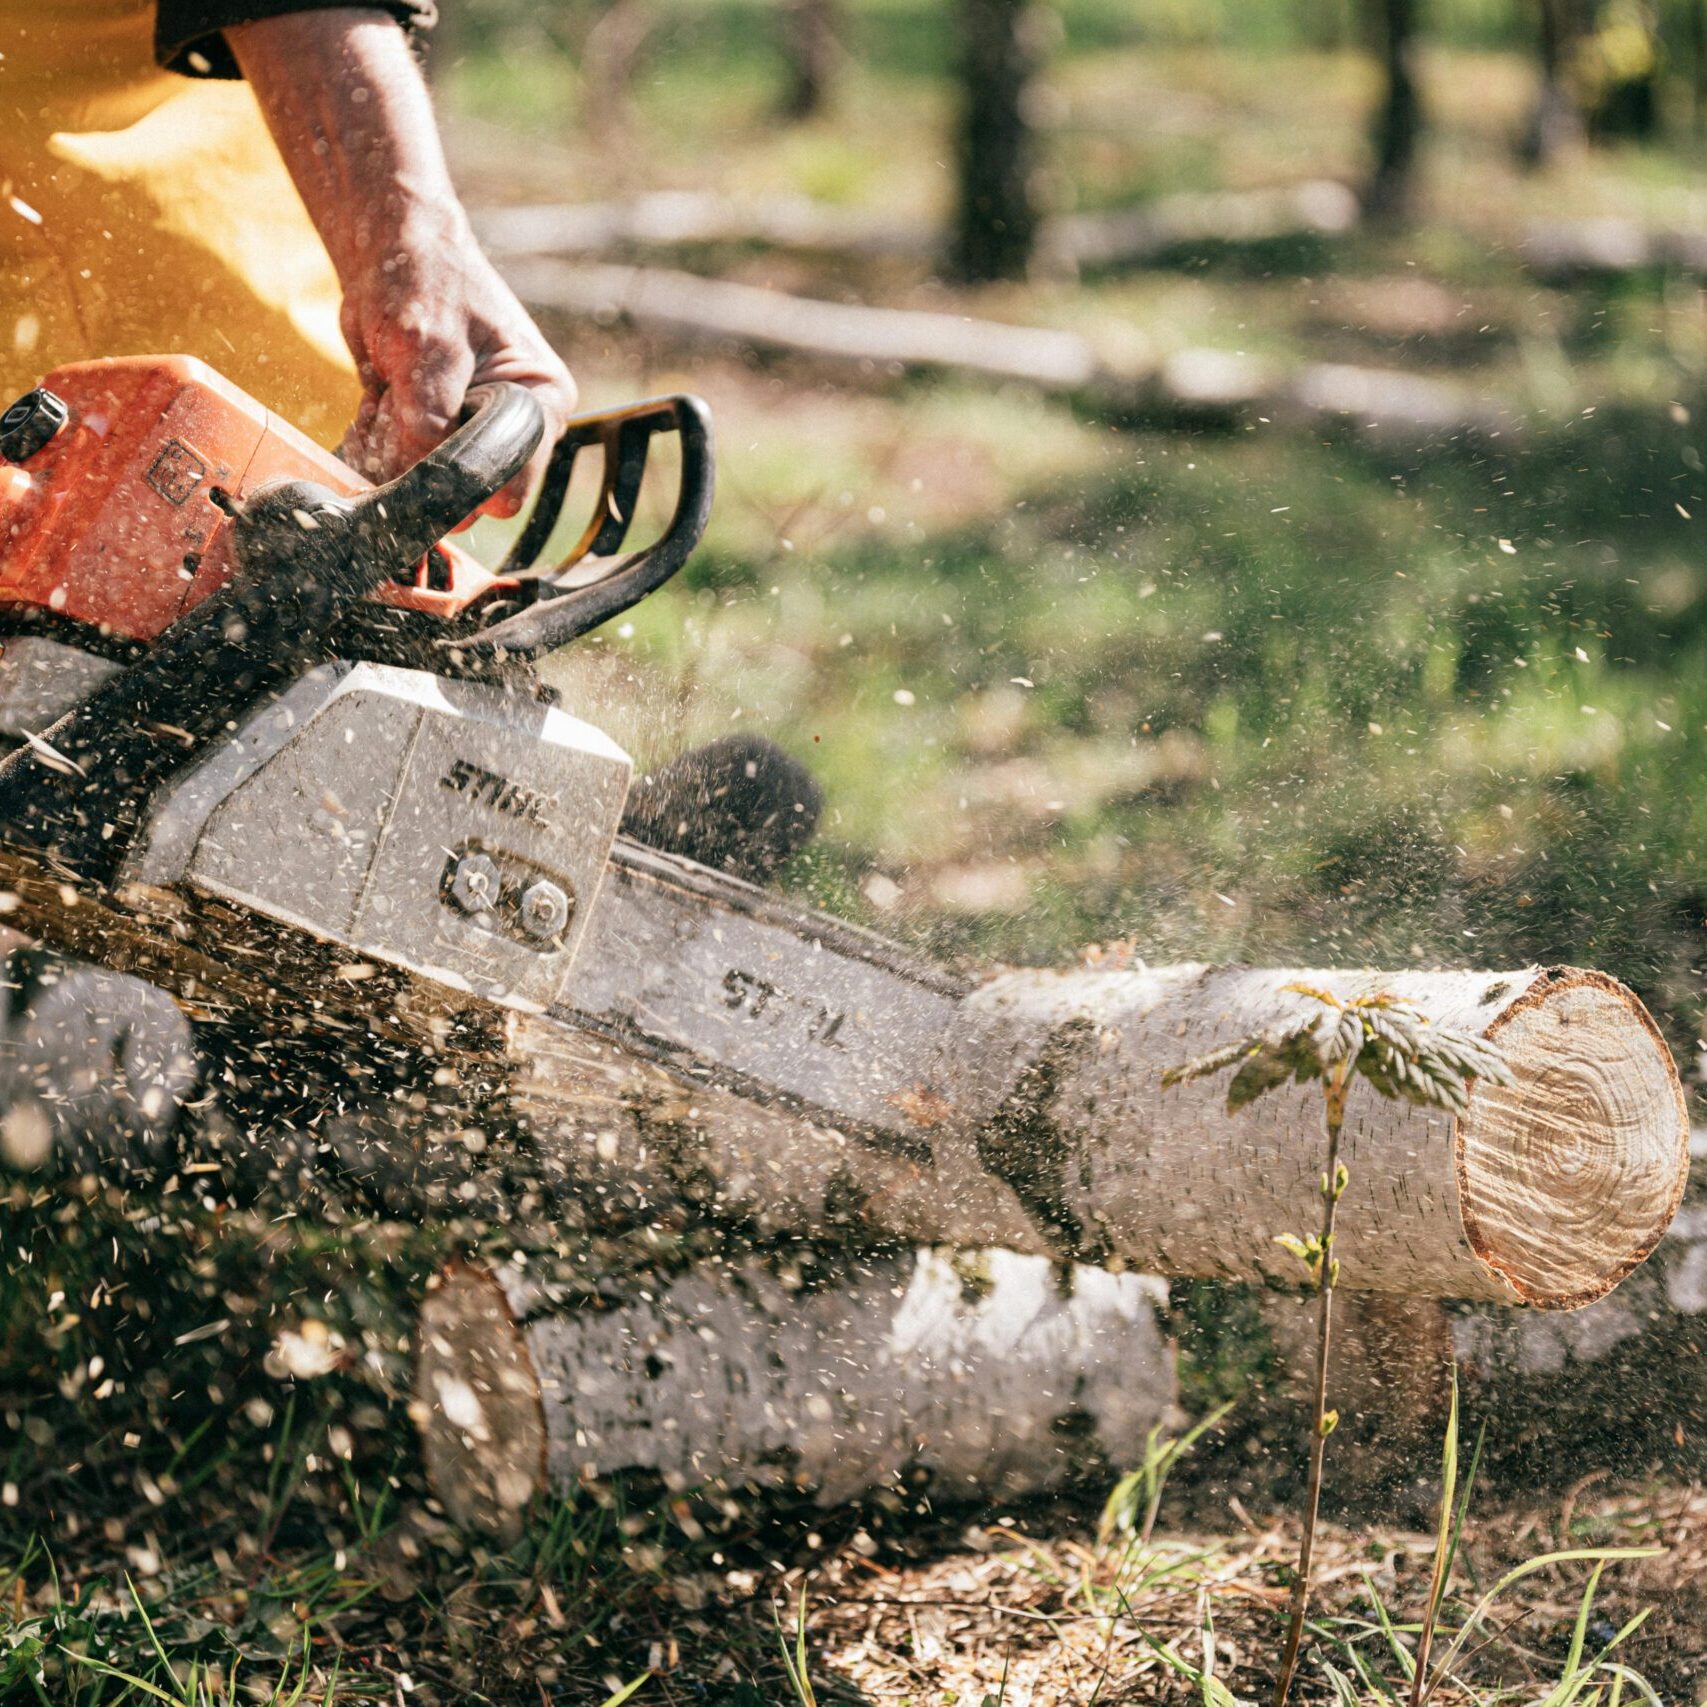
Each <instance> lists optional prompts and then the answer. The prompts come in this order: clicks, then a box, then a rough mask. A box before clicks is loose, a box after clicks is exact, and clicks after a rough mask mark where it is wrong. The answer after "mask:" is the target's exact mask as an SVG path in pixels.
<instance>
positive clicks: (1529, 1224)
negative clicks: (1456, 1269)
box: [1457, 969, 1689, 1310]
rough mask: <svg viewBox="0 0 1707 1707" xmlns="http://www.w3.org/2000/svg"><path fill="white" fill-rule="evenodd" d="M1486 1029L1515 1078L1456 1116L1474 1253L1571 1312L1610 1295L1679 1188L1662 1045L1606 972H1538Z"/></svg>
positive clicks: (1684, 1158) (1529, 1292)
mask: <svg viewBox="0 0 1707 1707" xmlns="http://www.w3.org/2000/svg"><path fill="white" fill-rule="evenodd" d="M1488 1036H1489V1037H1490V1038H1491V1039H1492V1041H1493V1042H1495V1043H1496V1044H1498V1046H1499V1047H1500V1049H1501V1050H1502V1051H1503V1052H1504V1053H1505V1055H1506V1058H1507V1061H1508V1064H1509V1065H1510V1067H1511V1069H1512V1071H1513V1073H1514V1075H1515V1077H1516V1080H1517V1082H1516V1084H1515V1085H1512V1086H1509V1087H1503V1086H1502V1087H1495V1086H1478V1087H1477V1088H1476V1090H1475V1092H1474V1095H1473V1097H1472V1100H1471V1104H1470V1108H1469V1110H1468V1111H1467V1113H1466V1114H1465V1115H1464V1116H1463V1118H1462V1119H1461V1120H1460V1121H1459V1122H1458V1134H1457V1165H1458V1186H1459V1208H1460V1211H1461V1213H1462V1215H1463V1219H1464V1231H1465V1234H1466V1236H1467V1237H1468V1238H1469V1241H1470V1244H1471V1247H1472V1249H1473V1250H1474V1251H1475V1253H1476V1255H1477V1256H1478V1257H1479V1258H1480V1259H1481V1261H1482V1262H1483V1263H1485V1264H1486V1265H1487V1267H1488V1268H1489V1269H1490V1270H1492V1272H1493V1273H1494V1274H1495V1275H1497V1276H1498V1277H1499V1278H1500V1280H1502V1281H1503V1282H1504V1283H1505V1284H1506V1285H1507V1286H1509V1287H1510V1289H1511V1291H1512V1293H1513V1294H1514V1296H1515V1297H1516V1298H1517V1299H1518V1300H1520V1301H1521V1302H1523V1303H1526V1304H1532V1305H1535V1306H1537V1307H1538V1308H1541V1309H1548V1310H1571V1309H1575V1308H1577V1307H1578V1306H1580V1305H1583V1304H1589V1303H1592V1302H1593V1301H1594V1300H1595V1299H1597V1298H1600V1297H1603V1296H1605V1294H1606V1293H1608V1292H1610V1291H1611V1290H1612V1288H1613V1287H1615V1286H1616V1285H1617V1284H1618V1283H1619V1281H1621V1280H1622V1279H1623V1278H1624V1277H1625V1275H1627V1274H1628V1273H1630V1271H1631V1270H1632V1269H1633V1268H1635V1267H1636V1266H1637V1264H1639V1263H1640V1262H1641V1261H1642V1260H1643V1259H1644V1258H1645V1257H1646V1256H1647V1255H1648V1253H1649V1252H1650V1251H1652V1250H1653V1248H1654V1247H1655V1245H1657V1244H1658V1243H1659V1241H1660V1237H1661V1235H1662V1234H1663V1233H1664V1232H1665V1230H1666V1227H1667V1225H1668V1224H1669V1223H1670V1221H1671V1218H1672V1216H1673V1215H1674V1214H1675V1213H1676V1211H1677V1206H1678V1204H1679V1202H1680V1201H1681V1199H1682V1196H1683V1188H1684V1182H1685V1178H1686V1176H1687V1174H1688V1170H1689V1121H1688V1114H1687V1110H1686V1108H1685V1105H1684V1099H1683V1090H1682V1086H1681V1085H1680V1084H1679V1083H1678V1077H1677V1072H1676V1069H1675V1067H1674V1066H1673V1064H1672V1059H1671V1054H1670V1051H1669V1050H1668V1049H1667V1048H1666V1045H1665V1042H1664V1041H1663V1039H1662V1038H1661V1037H1660V1035H1659V1032H1658V1031H1657V1029H1656V1028H1655V1026H1654V1023H1653V1021H1652V1020H1651V1019H1650V1018H1649V1017H1648V1014H1647V1012H1646V1010H1645V1009H1644V1008H1643V1006H1642V1004H1641V1003H1640V1002H1639V1001H1638V1000H1637V999H1636V997H1635V996H1634V995H1633V994H1632V993H1631V992H1630V991H1629V990H1627V989H1625V988H1624V986H1623V985H1621V984H1619V983H1617V982H1615V981H1614V980H1613V979H1611V978H1608V977H1605V976H1604V975H1603V974H1600V973H1595V972H1581V971H1576V970H1574V969H1565V970H1561V971H1557V972H1553V973H1548V974H1544V975H1542V976H1541V977H1539V978H1537V979H1536V980H1535V982H1534V983H1533V984H1532V985H1531V986H1530V988H1529V989H1528V990H1526V991H1525V992H1524V993H1523V995H1522V996H1521V997H1519V999H1518V1000H1517V1001H1515V1002H1513V1003H1512V1004H1511V1006H1510V1007H1508V1008H1506V1009H1505V1010H1504V1011H1503V1012H1502V1013H1501V1014H1500V1015H1499V1016H1498V1018H1497V1019H1495V1021H1494V1022H1493V1024H1492V1025H1491V1026H1489V1027H1488Z"/></svg>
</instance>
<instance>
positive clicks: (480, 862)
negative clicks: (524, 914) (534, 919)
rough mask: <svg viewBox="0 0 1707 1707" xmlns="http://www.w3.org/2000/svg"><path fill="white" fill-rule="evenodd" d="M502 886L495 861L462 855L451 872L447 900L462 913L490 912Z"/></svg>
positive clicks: (471, 854) (471, 855)
mask: <svg viewBox="0 0 1707 1707" xmlns="http://www.w3.org/2000/svg"><path fill="white" fill-rule="evenodd" d="M502 887H503V885H502V882H501V880H500V878H499V876H498V862H497V861H496V860H495V859H493V858H492V857H491V855H490V854H483V853H465V854H464V855H463V856H462V858H461V859H459V860H458V861H457V862H456V870H455V871H453V872H452V873H451V879H450V898H451V900H453V901H454V902H455V903H456V904H457V906H459V907H460V908H461V909H462V910H463V912H465V913H485V912H490V911H491V909H492V908H494V907H496V906H497V905H498V893H499V891H500V889H501V888H502ZM524 904H525V902H524Z"/></svg>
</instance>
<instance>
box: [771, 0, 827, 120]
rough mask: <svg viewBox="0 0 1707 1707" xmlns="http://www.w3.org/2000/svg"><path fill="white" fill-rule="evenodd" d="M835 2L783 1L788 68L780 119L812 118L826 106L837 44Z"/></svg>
mask: <svg viewBox="0 0 1707 1707" xmlns="http://www.w3.org/2000/svg"><path fill="white" fill-rule="evenodd" d="M839 10H840V8H839V7H838V5H837V3H836V0H782V52H783V58H784V59H785V60H786V62H787V65H788V87H787V88H786V89H785V90H784V91H783V97H782V103H781V106H780V108H779V112H780V114H781V116H782V117H783V118H785V119H789V120H791V121H795V122H799V121H800V120H803V119H809V118H815V117H816V116H817V115H818V114H819V113H821V112H822V111H823V110H824V108H825V107H826V106H827V105H828V104H829V99H830V90H831V85H832V84H833V83H834V81H835V75H836V58H837V55H838V54H839V52H840V48H841V43H840V41H839V40H838V32H837V23H838V18H837V13H838V11H839Z"/></svg>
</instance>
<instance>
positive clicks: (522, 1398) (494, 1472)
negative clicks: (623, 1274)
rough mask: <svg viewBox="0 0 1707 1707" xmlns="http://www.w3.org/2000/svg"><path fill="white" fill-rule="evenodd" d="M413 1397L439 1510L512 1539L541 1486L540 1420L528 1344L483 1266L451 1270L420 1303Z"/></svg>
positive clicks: (465, 1523)
mask: <svg viewBox="0 0 1707 1707" xmlns="http://www.w3.org/2000/svg"><path fill="white" fill-rule="evenodd" d="M415 1401H416V1406H417V1407H418V1408H417V1412H416V1417H417V1422H418V1424H419V1427H420V1431H421V1453H422V1457H423V1458H424V1459H425V1461H426V1469H427V1480H428V1482H429V1484H430V1485H431V1487H432V1489H433V1491H434V1493H436V1494H437V1495H438V1497H439V1499H440V1500H441V1501H443V1503H444V1506H445V1509H446V1510H447V1511H448V1512H449V1513H450V1515H451V1516H452V1518H454V1519H455V1520H456V1522H458V1523H459V1524H462V1525H463V1526H464V1527H466V1528H470V1529H476V1530H481V1531H484V1532H485V1533H486V1534H489V1535H492V1536H494V1537H496V1538H497V1539H499V1540H501V1541H504V1542H510V1541H514V1540H515V1539H516V1538H517V1537H518V1536H519V1535H520V1534H521V1527H522V1513H523V1511H524V1510H526V1508H527V1505H528V1502H529V1501H530V1500H531V1499H532V1498H533V1496H534V1494H535V1493H537V1492H538V1491H539V1489H540V1488H542V1487H543V1486H544V1485H545V1416H544V1413H543V1411H542V1410H541V1408H540V1388H539V1377H538V1376H537V1375H536V1374H535V1372H534V1367H533V1359H532V1358H531V1357H530V1356H529V1354H528V1348H527V1341H526V1339H525V1338H524V1337H523V1334H522V1331H521V1328H520V1327H519V1326H518V1325H517V1323H516V1320H515V1317H514V1316H513V1315H512V1314H511V1311H510V1306H509V1302H508V1300H507V1299H506V1298H505V1296H504V1289H503V1287H501V1286H500V1285H499V1284H498V1282H497V1281H496V1280H495V1279H494V1278H493V1277H492V1276H491V1275H490V1274H488V1273H487V1272H486V1271H485V1270H484V1269H478V1268H472V1267H467V1266H458V1267H455V1268H452V1269H450V1270H449V1271H448V1272H447V1273H446V1274H445V1275H444V1277H443V1279H442V1281H441V1282H440V1284H439V1286H438V1287H437V1288H436V1289H435V1290H434V1291H432V1292H431V1293H429V1294H428V1296H427V1300H426V1302H425V1303H424V1304H423V1305H422V1307H421V1319H420V1326H419V1331H418V1348H417V1351H416V1354H415Z"/></svg>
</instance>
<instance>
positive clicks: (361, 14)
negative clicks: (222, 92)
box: [225, 6, 575, 515]
mask: <svg viewBox="0 0 1707 1707" xmlns="http://www.w3.org/2000/svg"><path fill="white" fill-rule="evenodd" d="M225 35H226V39H227V41H228V42H229V43H230V45H231V49H232V52H233V53H234V54H235V55H236V57H237V62H238V64H239V65H240V66H241V68H242V70H243V74H244V76H245V77H247V78H248V80H249V83H250V84H251V86H252V87H253V88H254V91H255V96H256V99H257V100H258V101H259V102H260V105H261V110H262V112H263V113H265V114H266V118H267V123H268V125H269V126H270V128H271V130H272V133H273V138H274V140H275V141H276V142H277V143H278V146H279V151H280V153H281V154H282V155H283V156H284V160H285V164H286V165H287V166H288V167H289V168H290V172H291V176H292V178H293V179H294V180H295V182H296V186H297V189H298V190H299V191H300V192H301V193H302V199H303V202H304V204H305V205H306V206H307V208H308V212H309V215H310V217H311V218H312V219H313V221H314V225H315V229H316V230H317V231H318V232H319V233H320V236H321V239H322V240H323V241H324V243H325V245H326V251H327V253H328V254H329V255H330V256H331V259H332V265H333V266H334V267H335V268H336V269H337V273H338V280H339V283H340V284H342V286H343V288H344V306H343V331H344V338H345V341H346V342H347V343H348V344H349V346H350V352H351V354H352V355H353V356H354V357H355V359H356V366H357V369H358V371H359V373H360V376H361V382H362V400H361V405H360V408H359V409H358V411H357V414H356V419H355V422H354V424H353V425H352V426H351V428H350V431H349V433H348V435H347V436H346V437H345V440H344V443H343V446H342V449H343V454H344V457H345V459H346V460H347V461H349V462H350V463H351V464H352V465H353V466H354V467H355V468H356V469H357V470H358V472H360V473H362V474H365V475H367V476H368V478H369V479H372V480H389V479H392V478H393V477H395V476H396V475H399V474H401V473H402V472H403V470H404V469H405V468H408V467H409V466H410V465H411V464H413V463H415V462H418V461H419V460H420V459H421V458H422V457H423V456H424V455H426V453H427V452H428V451H430V450H431V449H432V448H433V447H434V446H435V445H436V444H438V443H439V441H440V440H441V439H443V438H444V437H445V435H446V434H447V433H449V432H450V430H451V429H452V428H453V427H454V426H455V425H456V424H457V421H458V419H459V418H460V417H461V414H462V408H463V403H464V400H465V399H466V397H467V395H468V391H469V388H470V387H471V386H475V385H481V384H484V383H487V382H489V381H493V380H509V381H511V382H512V383H514V384H517V385H523V386H526V387H527V388H528V389H529V390H531V391H532V392H533V393H534V395H535V396H536V397H537V398H538V400H539V403H540V406H541V408H542V409H543V410H544V411H545V436H544V438H543V439H542V440H541V441H540V448H539V450H538V452H537V453H536V454H535V456H534V458H533V460H532V462H531V463H530V464H529V465H528V467H527V468H526V469H525V470H524V471H523V472H522V473H521V474H520V475H518V476H517V478H516V479H515V480H513V481H512V482H511V483H510V485H509V486H507V487H506V488H505V489H504V491H503V492H502V493H500V494H499V495H498V497H497V498H496V499H495V500H494V501H493V502H492V503H491V504H489V505H488V506H487V508H488V509H489V510H491V511H492V512H493V513H495V514H498V515H514V514H515V512H516V511H517V510H518V509H519V508H520V507H521V504H522V501H523V499H524V498H525V496H526V493H527V491H528V489H529V487H530V486H531V485H532V484H533V483H534V482H535V481H537V479H538V477H539V476H540V475H541V474H542V473H543V472H544V468H545V463H546V459H547V458H548V457H549V456H550V454H551V449H552V446H553V445H555V444H556V442H557V439H558V437H559V435H560V433H561V431H562V427H563V423H564V422H565V421H566V420H567V419H568V418H569V416H570V415H571V414H573V413H574V409H575V382H574V380H573V379H571V378H570V377H569V370H568V368H567V367H565V366H564V365H563V362H562V361H561V360H560V359H559V357H558V356H557V353H556V352H555V351H554V350H553V349H552V348H551V346H550V345H549V344H548V343H546V341H545V339H544V337H543V336H541V334H540V331H539V328H538V327H536V326H535V325H534V323H533V321H532V320H531V319H530V318H529V316H528V313H527V310H526V309H524V308H523V307H522V305H521V304H520V303H519V302H518V301H517V300H516V298H515V294H514V293H513V292H512V291H511V290H510V288H509V286H508V285H506V284H505V283H504V281H503V280H502V279H501V278H500V277H499V276H498V272H497V269H496V268H494V267H493V265H492V263H491V262H490V261H488V260H487V259H486V257H485V256H484V255H483V254H482V253H481V252H480V246H479V244H477V243H476V242H475V240H474V234H473V232H472V231H471V230H470V228H469V223H468V216H467V215H466V214H465V213H464V212H463V208H462V204H461V202H460V201H459V200H458V198H457V194H456V190H455V187H454V186H453V184H452V182H451V177H450V172H449V170H448V168H447V167H446V165H445V158H444V150H443V147H442V146H441V144H440V141H439V134H438V127H437V125H436V123H435V121H434V118H433V109H432V103H431V101H430V99H429V98H428V94H427V87H426V84H425V83H424V82H423V81H422V78H421V70H420V67H419V65H418V64H417V63H416V61H415V56H414V54H413V53H412V52H411V51H410V47H409V43H408V40H407V38H406V37H405V36H404V34H403V31H402V30H400V29H399V28H398V27H397V25H396V24H395V23H393V22H392V21H391V19H390V18H389V17H388V16H387V15H386V14H385V13H383V12H378V11H373V10H364V9H363V8H361V7H360V6H355V7H350V8H331V9H318V8H317V9H314V10H310V11H306V12H299V13H286V14H284V15H282V16H279V17H271V18H263V19H260V20H258V21H257V22H255V23H250V24H242V25H235V26H232V27H230V28H228V29H227V30H226V31H225Z"/></svg>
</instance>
